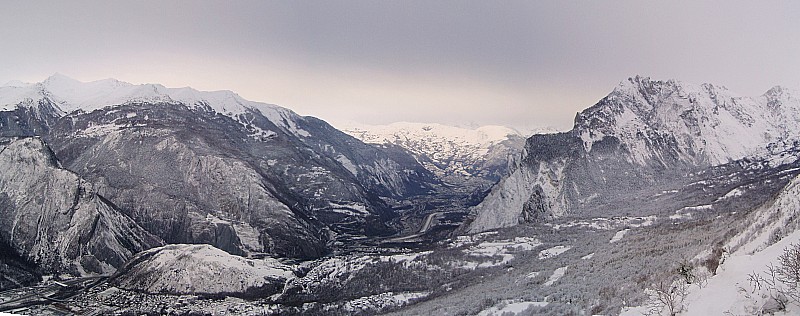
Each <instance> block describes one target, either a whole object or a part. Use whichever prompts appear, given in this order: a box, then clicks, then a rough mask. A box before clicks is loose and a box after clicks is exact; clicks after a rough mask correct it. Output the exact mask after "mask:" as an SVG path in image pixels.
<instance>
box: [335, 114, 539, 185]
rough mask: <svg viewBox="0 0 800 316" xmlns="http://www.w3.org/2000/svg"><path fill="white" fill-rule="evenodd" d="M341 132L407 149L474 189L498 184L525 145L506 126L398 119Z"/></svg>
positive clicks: (454, 181) (450, 180) (449, 180)
mask: <svg viewBox="0 0 800 316" xmlns="http://www.w3.org/2000/svg"><path fill="white" fill-rule="evenodd" d="M342 131H343V132H345V133H347V134H349V135H351V136H353V137H355V138H358V139H359V140H361V141H363V142H365V143H368V144H376V145H380V146H382V147H384V148H387V147H390V146H398V147H400V148H402V149H405V150H407V151H408V152H410V153H411V154H412V155H414V157H415V158H416V160H417V161H418V162H419V163H421V164H422V165H423V166H424V167H425V168H427V169H428V170H430V171H431V172H433V173H434V174H436V175H437V176H438V177H439V178H440V179H443V180H444V181H445V182H446V183H449V184H451V185H456V186H460V187H468V188H469V189H471V190H486V189H488V188H489V187H490V186H491V185H493V184H494V183H496V182H497V180H499V179H500V177H501V176H503V175H505V172H506V170H507V169H508V165H509V163H510V161H512V160H513V159H515V158H516V157H517V156H518V155H519V152H520V151H521V150H522V147H523V146H524V145H525V137H524V136H523V135H520V133H519V132H517V131H516V130H513V129H511V128H507V127H503V126H482V127H478V128H476V129H467V128H460V127H453V126H447V125H441V124H425V123H407V122H399V123H392V124H389V125H358V126H356V125H351V126H347V127H343V128H342Z"/></svg>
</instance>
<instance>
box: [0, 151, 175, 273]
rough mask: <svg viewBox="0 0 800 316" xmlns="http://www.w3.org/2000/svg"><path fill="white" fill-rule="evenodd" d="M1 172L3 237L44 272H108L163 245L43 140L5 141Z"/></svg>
mask: <svg viewBox="0 0 800 316" xmlns="http://www.w3.org/2000/svg"><path fill="white" fill-rule="evenodd" d="M0 168H1V169H2V170H4V171H3V172H2V173H1V174H0V238H2V240H3V241H4V244H7V245H8V246H10V247H11V248H13V250H14V251H15V252H16V253H17V254H19V255H20V256H21V257H22V258H23V259H24V260H25V261H27V262H30V263H34V264H35V265H36V266H37V267H38V268H39V269H40V270H41V271H43V272H47V273H56V272H62V273H73V274H76V275H86V274H106V273H110V272H113V271H114V270H115V268H116V267H119V266H121V265H122V264H123V263H125V261H127V260H128V259H129V258H130V257H132V256H133V254H135V253H137V252H139V251H142V250H144V249H148V248H151V247H153V246H158V245H160V244H161V241H160V240H159V239H158V238H157V237H155V236H153V235H151V234H149V233H148V232H146V231H145V230H143V229H142V228H141V227H139V226H138V225H137V224H136V223H135V222H134V221H133V220H131V219H130V218H128V217H127V216H125V215H123V214H121V213H120V212H119V211H118V210H117V209H116V208H115V206H114V205H113V204H111V203H110V202H109V201H108V200H106V199H104V198H103V197H101V196H99V195H98V194H97V193H96V192H95V190H94V188H93V187H92V186H91V184H89V183H88V182H86V181H85V180H84V179H82V178H80V177H79V176H78V175H76V174H75V173H73V172H70V171H68V170H65V169H63V168H61V166H60V163H59V162H58V160H57V159H56V157H55V155H54V154H53V152H52V151H50V148H48V147H47V146H46V145H45V144H44V142H43V141H42V140H41V139H39V138H35V137H27V138H3V139H2V141H0Z"/></svg>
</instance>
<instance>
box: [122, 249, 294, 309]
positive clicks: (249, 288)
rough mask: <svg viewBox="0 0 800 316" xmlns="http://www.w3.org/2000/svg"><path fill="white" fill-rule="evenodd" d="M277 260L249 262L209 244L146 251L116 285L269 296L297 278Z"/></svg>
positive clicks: (154, 290)
mask: <svg viewBox="0 0 800 316" xmlns="http://www.w3.org/2000/svg"><path fill="white" fill-rule="evenodd" d="M293 277H294V273H293V272H292V269H291V267H289V266H286V265H283V264H281V263H280V262H278V261H277V260H275V259H272V258H265V259H257V260H256V259H245V258H242V257H238V256H233V255H230V254H228V253H226V252H224V251H222V250H219V249H217V248H214V247H212V246H209V245H183V244H176V245H167V246H164V247H159V248H153V249H150V250H148V251H144V252H142V253H140V254H138V255H136V257H134V258H133V259H131V261H130V262H129V263H128V264H127V265H125V266H124V267H122V268H121V269H120V273H119V274H118V275H117V276H116V277H115V278H114V282H115V283H116V284H118V285H119V286H120V287H122V288H125V289H130V290H136V291H143V292H146V293H176V294H183V293H186V294H217V295H218V294H231V295H245V296H256V295H259V296H262V297H263V296H265V295H270V294H274V293H275V292H278V291H279V290H280V289H282V288H283V284H284V283H285V282H286V280H287V279H290V278H293Z"/></svg>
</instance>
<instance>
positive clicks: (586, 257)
mask: <svg viewBox="0 0 800 316" xmlns="http://www.w3.org/2000/svg"><path fill="white" fill-rule="evenodd" d="M593 257H594V252H592V253H590V254H588V255H585V256H583V257H581V259H582V260H589V259H592V258H593Z"/></svg>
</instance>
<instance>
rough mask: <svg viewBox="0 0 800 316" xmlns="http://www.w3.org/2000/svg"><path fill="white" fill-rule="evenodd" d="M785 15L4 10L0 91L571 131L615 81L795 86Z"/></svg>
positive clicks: (502, 5)
mask: <svg viewBox="0 0 800 316" xmlns="http://www.w3.org/2000/svg"><path fill="white" fill-rule="evenodd" d="M799 3H800V2H797V1H786V2H778V1H713V2H700V1H657V2H656V1H653V2H650V1H580V2H579V1H461V0H459V1H429V0H423V1H372V0H369V1H342V2H339V1H311V2H306V1H293V0H292V1H289V0H287V1H251V2H249V1H124V2H123V1H97V2H80V1H43V2H36V1H14V2H13V3H9V2H4V3H3V4H2V8H0V48H1V49H0V62H2V67H0V84H2V83H3V82H7V81H10V80H14V79H17V80H22V81H27V82H38V81H41V80H43V79H45V78H46V77H48V76H49V75H51V74H53V73H56V72H59V73H62V74H65V75H67V76H70V77H73V78H75V79H78V80H81V81H91V80H98V79H104V78H116V79H120V80H123V81H127V82H131V83H161V84H164V85H166V86H168V87H183V86H191V87H194V88H196V89H200V90H221V89H226V90H233V91H235V92H238V93H239V94H240V95H242V96H243V97H245V98H247V99H250V100H255V101H263V102H268V103H274V104H279V105H282V106H285V107H288V108H291V109H293V110H295V111H296V112H298V113H300V114H303V115H313V116H317V117H320V118H322V119H325V120H328V121H331V122H333V123H334V124H337V123H340V122H343V121H355V122H361V123H368V124H383V123H389V122H394V121H416V122H439V123H447V124H465V123H475V124H481V125H483V124H501V125H508V126H512V127H517V128H527V127H530V126H541V125H549V126H556V127H559V128H568V127H569V126H571V124H572V119H573V118H574V115H575V113H576V112H577V111H580V110H581V109H584V108H586V107H589V106H591V105H592V104H594V103H595V102H596V101H597V100H599V99H600V98H602V97H603V96H605V95H606V94H607V93H608V92H610V91H611V90H612V89H613V88H614V87H615V86H616V85H617V84H618V83H619V82H620V81H622V80H624V79H625V78H628V77H630V76H634V75H636V74H641V75H645V76H650V77H652V78H654V79H670V78H674V79H679V80H683V81H688V82H693V83H703V82H711V83H716V84H720V85H724V86H727V87H728V88H729V89H731V90H734V91H738V92H740V93H742V94H745V95H760V94H761V93H763V92H764V91H766V90H767V89H769V88H770V87H772V86H774V85H784V86H787V87H790V88H795V89H797V88H800V61H798V58H800V4H799Z"/></svg>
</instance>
